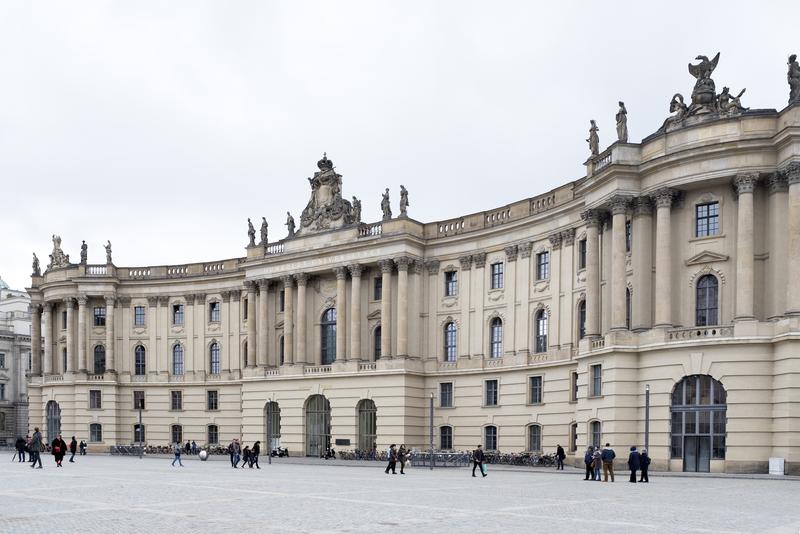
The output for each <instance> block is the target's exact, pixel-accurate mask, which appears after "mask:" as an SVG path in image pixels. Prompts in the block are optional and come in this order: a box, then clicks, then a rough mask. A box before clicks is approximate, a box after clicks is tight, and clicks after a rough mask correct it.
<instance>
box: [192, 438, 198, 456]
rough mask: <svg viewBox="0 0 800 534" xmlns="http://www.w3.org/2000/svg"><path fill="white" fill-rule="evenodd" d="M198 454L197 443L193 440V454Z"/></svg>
mask: <svg viewBox="0 0 800 534" xmlns="http://www.w3.org/2000/svg"><path fill="white" fill-rule="evenodd" d="M195 454H197V443H195V442H194V440H192V455H195Z"/></svg>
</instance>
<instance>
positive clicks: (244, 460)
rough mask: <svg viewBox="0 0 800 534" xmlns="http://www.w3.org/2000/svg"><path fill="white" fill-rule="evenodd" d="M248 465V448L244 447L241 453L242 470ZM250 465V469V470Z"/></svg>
mask: <svg viewBox="0 0 800 534" xmlns="http://www.w3.org/2000/svg"><path fill="white" fill-rule="evenodd" d="M248 464H250V446H249V445H247V446H245V448H244V450H243V451H242V469H244V468H245V466H246V465H248ZM252 467H253V466H252V465H251V466H250V468H251V469H252Z"/></svg>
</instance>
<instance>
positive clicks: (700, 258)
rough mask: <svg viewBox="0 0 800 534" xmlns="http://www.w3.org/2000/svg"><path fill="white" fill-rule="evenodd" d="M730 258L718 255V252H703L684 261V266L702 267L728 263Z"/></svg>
mask: <svg viewBox="0 0 800 534" xmlns="http://www.w3.org/2000/svg"><path fill="white" fill-rule="evenodd" d="M729 257H730V256H726V255H725V254H719V253H718V252H711V251H710V250H704V251H703V252H700V253H698V254H695V255H694V256H692V257H691V258H689V259H688V260H686V265H702V264H704V263H719V262H725V261H728V258H729Z"/></svg>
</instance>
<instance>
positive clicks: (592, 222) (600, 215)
mask: <svg viewBox="0 0 800 534" xmlns="http://www.w3.org/2000/svg"><path fill="white" fill-rule="evenodd" d="M604 218H605V212H604V211H603V210H599V209H588V210H586V211H583V212H582V213H581V219H583V221H584V222H585V223H586V227H587V228H599V227H600V223H602V222H603V219H604Z"/></svg>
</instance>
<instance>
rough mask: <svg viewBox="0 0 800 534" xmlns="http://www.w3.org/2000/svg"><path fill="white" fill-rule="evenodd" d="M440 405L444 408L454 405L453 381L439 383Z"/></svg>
mask: <svg viewBox="0 0 800 534" xmlns="http://www.w3.org/2000/svg"><path fill="white" fill-rule="evenodd" d="M439 406H441V407H442V408H452V407H453V383H452V382H442V383H441V384H439Z"/></svg>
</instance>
